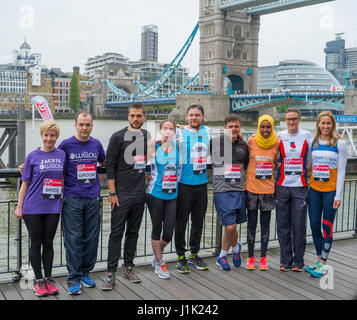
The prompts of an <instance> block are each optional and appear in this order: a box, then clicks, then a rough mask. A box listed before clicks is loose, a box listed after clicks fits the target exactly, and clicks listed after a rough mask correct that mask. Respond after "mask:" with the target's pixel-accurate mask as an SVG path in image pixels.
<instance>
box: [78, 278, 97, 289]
mask: <svg viewBox="0 0 357 320" xmlns="http://www.w3.org/2000/svg"><path fill="white" fill-rule="evenodd" d="M81 282H82V284H83V285H84V286H85V287H86V288H93V287H95V281H94V280H93V279H91V278H90V277H89V276H85V277H83V279H82V281H81Z"/></svg>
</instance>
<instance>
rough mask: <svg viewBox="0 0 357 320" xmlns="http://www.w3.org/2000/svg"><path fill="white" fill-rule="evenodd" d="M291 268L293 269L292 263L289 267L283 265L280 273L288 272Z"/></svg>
mask: <svg viewBox="0 0 357 320" xmlns="http://www.w3.org/2000/svg"><path fill="white" fill-rule="evenodd" d="M291 268H292V263H290V264H289V265H281V266H280V271H282V272H288V271H289V270H290V269H291Z"/></svg>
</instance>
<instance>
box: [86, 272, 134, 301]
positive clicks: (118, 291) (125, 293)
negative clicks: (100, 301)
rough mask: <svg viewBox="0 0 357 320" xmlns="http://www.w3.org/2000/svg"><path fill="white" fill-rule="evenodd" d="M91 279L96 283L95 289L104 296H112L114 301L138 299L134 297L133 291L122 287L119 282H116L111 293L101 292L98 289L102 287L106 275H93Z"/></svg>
mask: <svg viewBox="0 0 357 320" xmlns="http://www.w3.org/2000/svg"><path fill="white" fill-rule="evenodd" d="M93 278H94V279H95V281H96V283H97V288H98V290H99V291H100V292H102V294H103V295H105V296H111V295H113V296H114V299H115V300H139V299H140V297H139V296H138V295H136V294H135V293H134V292H133V291H131V290H130V289H128V288H127V287H126V286H124V285H123V284H122V283H121V282H118V281H116V282H115V286H114V288H113V290H112V291H104V290H101V289H100V287H101V286H102V285H103V283H104V280H105V278H106V273H103V272H101V273H96V274H93Z"/></svg>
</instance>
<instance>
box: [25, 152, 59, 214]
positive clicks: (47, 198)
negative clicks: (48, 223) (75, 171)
mask: <svg viewBox="0 0 357 320" xmlns="http://www.w3.org/2000/svg"><path fill="white" fill-rule="evenodd" d="M65 165H66V154H65V153H64V152H63V151H62V150H59V149H54V150H53V151H51V152H44V151H41V149H36V150H34V151H32V152H30V153H29V154H28V156H27V157H26V160H25V165H24V171H23V173H22V176H21V180H22V181H28V182H29V186H28V189H27V193H26V196H25V199H24V204H23V207H22V209H23V214H53V213H56V214H59V213H61V210H62V199H61V194H62V175H63V169H64V167H65Z"/></svg>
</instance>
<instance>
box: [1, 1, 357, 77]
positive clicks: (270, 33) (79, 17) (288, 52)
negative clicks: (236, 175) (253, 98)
mask: <svg viewBox="0 0 357 320" xmlns="http://www.w3.org/2000/svg"><path fill="white" fill-rule="evenodd" d="M198 3H199V1H198V0H179V1H175V0H129V1H124V0H101V1H98V0H28V1H23V0H11V1H9V0H1V1H0V64H1V63H9V62H12V51H13V50H14V49H18V48H19V46H20V45H21V44H22V43H23V41H24V36H26V38H27V42H28V43H29V44H30V45H31V48H32V52H37V53H41V54H42V63H43V64H45V65H46V66H47V67H49V68H52V67H60V68H61V69H62V70H63V71H66V72H67V71H71V70H72V67H73V66H80V67H81V70H82V71H84V63H85V62H86V61H87V59H88V58H89V57H93V56H95V55H101V54H103V53H105V52H117V53H121V54H123V55H124V56H126V57H128V58H130V59H131V60H138V59H140V55H141V52H140V50H141V45H140V41H141V27H142V26H144V25H148V24H154V25H157V26H158V27H159V61H160V62H165V63H167V62H170V61H171V60H172V59H173V58H174V57H175V56H176V54H177V53H178V51H179V50H180V48H181V47H182V45H183V44H184V42H185V41H186V39H187V38H188V36H189V35H190V33H191V32H192V30H193V28H194V26H195V24H196V22H197V21H198V11H199V4H198ZM356 12H357V1H356V0H336V1H333V2H327V3H325V4H319V5H314V6H309V7H305V8H300V9H294V10H289V11H286V12H282V13H275V14H270V15H266V16H262V17H261V27H260V47H259V66H266V65H276V64H278V63H279V61H281V60H286V59H305V60H310V61H313V62H315V63H317V64H319V65H321V66H323V67H324V61H325V55H324V52H323V49H324V46H325V43H326V42H327V41H330V40H333V39H334V38H335V33H338V32H344V33H345V35H344V38H345V39H346V46H347V47H348V48H350V47H357V32H356V30H357V19H356ZM198 56H199V38H198V36H196V39H195V41H194V44H193V45H192V48H191V50H190V51H189V53H188V54H187V56H186V58H185V59H184V61H183V64H184V65H185V66H188V67H189V68H190V69H191V73H192V74H194V73H196V72H198Z"/></svg>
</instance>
